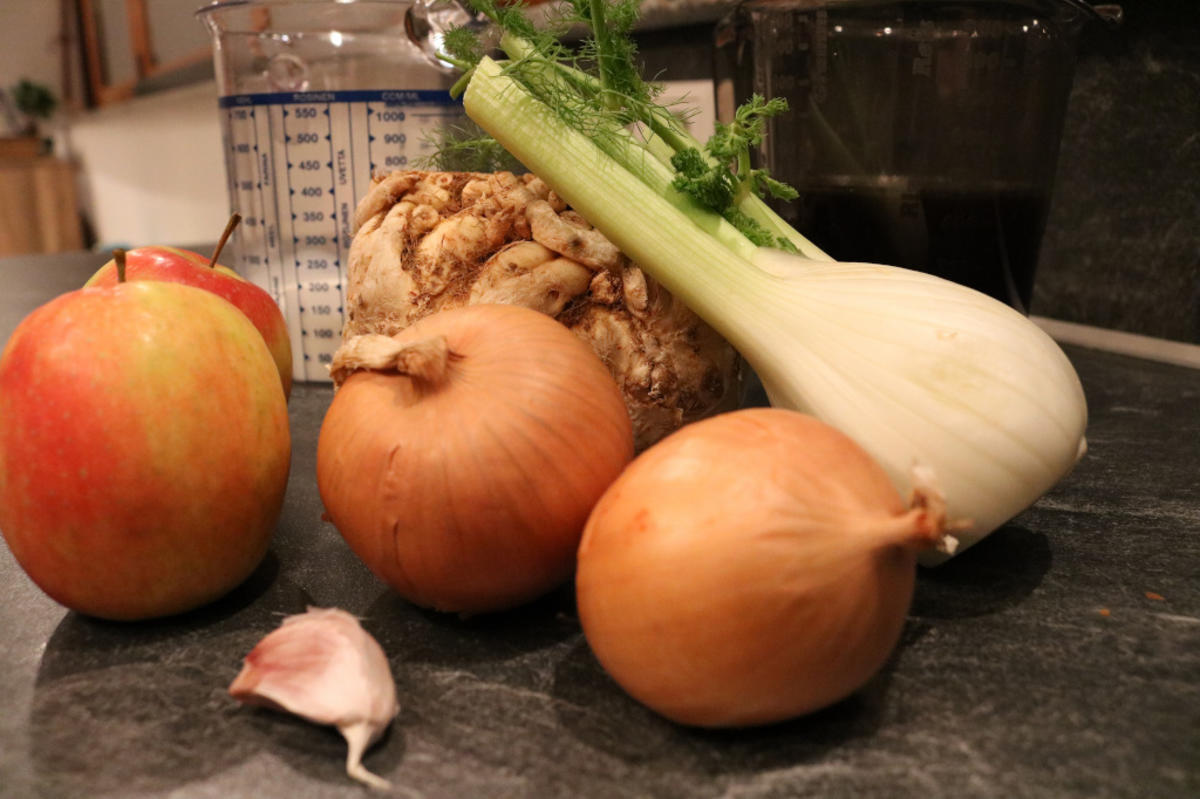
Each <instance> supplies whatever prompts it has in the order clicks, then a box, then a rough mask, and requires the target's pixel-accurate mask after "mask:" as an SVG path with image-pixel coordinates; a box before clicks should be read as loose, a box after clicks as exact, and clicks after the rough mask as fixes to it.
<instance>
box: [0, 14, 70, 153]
mask: <svg viewBox="0 0 1200 799" xmlns="http://www.w3.org/2000/svg"><path fill="white" fill-rule="evenodd" d="M62 52H63V49H62V43H61V42H60V40H59V4H58V3H57V2H48V1H47V0H0V87H3V88H4V89H6V90H7V89H11V88H12V87H13V86H14V85H16V84H17V82H19V81H20V80H21V79H22V78H28V79H29V80H31V81H33V82H34V83H40V84H42V85H44V86H46V87H48V88H49V89H50V90H51V91H53V92H54V94H55V96H56V97H62ZM5 132H7V131H6V130H5V128H4V125H3V122H0V133H5Z"/></svg>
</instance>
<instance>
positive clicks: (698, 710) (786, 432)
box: [576, 409, 916, 727]
mask: <svg viewBox="0 0 1200 799" xmlns="http://www.w3.org/2000/svg"><path fill="white" fill-rule="evenodd" d="M813 496H819V497H820V498H821V500H820V502H818V503H815V504H814V503H813V502H812V501H810V500H809V499H806V498H810V497H813ZM904 513H905V507H904V503H903V502H902V501H901V499H900V496H899V495H898V494H897V492H896V489H895V488H894V487H893V486H892V483H891V482H890V481H889V480H888V477H887V475H886V474H885V473H884V471H883V469H882V468H881V467H880V466H879V465H878V464H876V463H875V462H874V461H873V460H871V459H870V457H869V456H868V455H867V454H866V453H865V452H864V451H863V450H862V449H860V448H859V447H857V445H855V444H854V443H853V442H852V441H850V439H848V438H847V437H846V436H844V435H842V434H841V433H839V432H837V431H836V430H834V429H833V428H831V427H829V426H828V425H825V424H823V423H821V422H818V421H817V420H815V419H813V418H811V417H808V416H805V415H802V414H799V413H795V412H792V411H784V410H774V409H750V410H743V411H736V412H733V413H729V414H724V415H722V416H717V417H713V418H710V419H707V420H704V421H701V422H697V423H695V424H693V425H690V426H688V427H686V428H683V429H682V430H680V431H679V432H676V433H675V434H673V435H672V436H669V437H668V438H666V439H664V440H663V441H661V442H660V443H659V444H657V445H655V446H654V447H652V448H650V449H649V450H647V451H646V452H644V453H642V454H641V455H640V456H639V457H638V458H637V459H636V460H635V461H634V462H633V463H632V464H630V466H629V467H628V468H627V469H626V470H625V472H624V473H623V474H622V475H621V477H620V478H619V479H618V480H617V481H616V482H614V483H613V485H612V486H611V487H610V488H609V490H608V491H607V492H606V493H605V495H604V497H603V498H602V499H601V500H600V502H599V503H598V504H597V506H596V508H595V509H594V511H593V512H592V516H591V518H590V519H589V521H588V524H587V528H586V529H585V531H584V536H583V541H582V543H581V546H580V551H579V562H578V567H577V573H576V594H577V603H578V610H579V617H580V621H581V623H582V625H583V630H584V633H585V635H586V637H587V640H588V642H589V644H590V646H591V648H592V651H593V652H594V653H595V655H596V657H597V659H598V660H599V661H600V663H601V665H603V667H604V668H605V670H606V671H607V672H608V673H609V674H610V675H611V676H612V677H613V678H614V679H615V680H616V681H617V683H618V684H620V685H621V686H622V687H623V688H624V689H625V690H626V691H627V692H628V693H629V694H631V695H632V696H633V697H634V698H635V699H637V700H638V701H640V702H642V703H643V704H645V705H647V706H648V707H650V708H651V709H653V710H654V711H656V712H658V713H660V714H661V715H663V716H665V717H667V718H669V719H672V720H674V721H677V722H680V723H682V724H688V725H697V726H704V727H737V726H746V725H756V724H764V723H770V722H776V721H781V720H784V719H789V718H792V717H795V716H800V715H803V714H806V713H809V712H812V711H815V710H818V709H820V708H822V707H825V706H827V705H830V704H832V703H834V702H836V701H838V700H840V699H842V698H844V697H846V696H848V695H849V694H851V693H852V692H854V691H855V690H857V689H858V688H860V687H861V686H862V685H863V684H864V683H866V682H867V681H868V680H869V679H870V678H871V676H872V675H874V674H875V673H876V672H877V671H878V670H879V669H880V668H881V667H882V666H883V664H884V663H885V662H886V660H887V658H888V656H889V655H890V653H891V652H892V650H893V648H894V647H895V645H896V642H897V641H898V639H899V636H900V632H901V628H902V626H903V624H904V618H905V615H906V613H907V610H908V607H909V605H910V602H911V599H912V593H913V584H914V580H915V572H916V558H915V552H914V548H913V547H909V546H905V545H903V544H902V543H893V542H892V539H895V538H896V534H895V531H894V530H893V531H891V532H888V533H881V532H880V531H879V530H878V529H877V528H878V526H879V525H878V522H879V521H880V520H881V519H882V520H884V523H885V524H887V521H886V518H887V517H896V516H901V515H903V514H904ZM892 526H894V523H893V525H892Z"/></svg>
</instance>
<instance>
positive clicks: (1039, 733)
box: [0, 255, 1200, 799]
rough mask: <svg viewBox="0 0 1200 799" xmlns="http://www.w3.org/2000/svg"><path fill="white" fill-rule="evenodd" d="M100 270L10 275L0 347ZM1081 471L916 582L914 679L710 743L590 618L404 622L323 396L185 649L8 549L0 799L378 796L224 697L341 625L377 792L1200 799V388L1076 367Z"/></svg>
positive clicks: (908, 665) (303, 389)
mask: <svg viewBox="0 0 1200 799" xmlns="http://www.w3.org/2000/svg"><path fill="white" fill-rule="evenodd" d="M103 260H104V258H103V257H97V256H90V255H78V256H58V257H52V258H26V259H9V260H3V261H0V279H2V280H3V281H4V285H5V289H4V290H3V291H2V292H0V339H6V338H7V336H8V334H9V333H10V332H11V330H12V329H13V327H15V325H16V324H17V322H18V321H19V320H20V318H21V317H22V316H23V315H24V314H25V313H26V312H28V311H29V310H31V309H32V308H33V307H34V306H35V305H37V304H39V303H40V302H42V301H44V300H45V299H48V298H49V297H50V296H53V295H54V294H56V293H59V292H61V291H65V290H68V289H70V288H73V287H75V286H78V285H79V283H80V282H82V280H83V279H84V278H85V277H86V276H87V275H88V274H89V273H90V272H91V270H92V269H94V268H95V266H96V265H97V264H98V263H99V262H100V261H103ZM1067 352H1068V355H1069V356H1070V357H1071V359H1072V360H1073V361H1074V363H1075V365H1076V367H1077V368H1078V370H1079V373H1080V376H1081V377H1082V379H1083V382H1084V386H1085V388H1086V390H1087V395H1088V399H1089V403H1090V408H1091V414H1092V417H1091V419H1092V421H1091V425H1090V430H1089V441H1090V446H1091V450H1090V453H1089V454H1088V456H1087V457H1086V459H1085V460H1084V461H1083V462H1082V463H1081V464H1080V466H1079V467H1078V468H1077V469H1076V471H1075V472H1074V473H1073V474H1072V475H1071V476H1070V477H1068V478H1067V479H1066V480H1065V481H1063V483H1062V484H1061V485H1059V487H1058V488H1056V489H1055V490H1054V491H1053V492H1052V493H1050V494H1049V495H1048V496H1046V497H1044V498H1043V499H1042V500H1041V501H1039V502H1038V503H1037V504H1036V505H1035V506H1034V507H1033V508H1031V509H1030V510H1028V511H1026V512H1025V513H1023V514H1021V515H1020V516H1018V517H1017V518H1016V519H1014V520H1013V522H1012V523H1011V524H1009V525H1007V526H1006V527H1004V528H1003V529H1001V530H1000V531H998V532H996V533H995V534H994V535H992V536H991V537H990V538H989V539H987V540H985V541H984V542H982V543H981V544H979V545H978V546H976V547H975V548H974V549H972V550H970V551H968V552H967V553H965V554H964V555H962V556H961V557H959V558H957V559H955V560H953V561H952V562H950V563H949V564H947V565H945V566H942V567H940V568H938V569H936V570H930V571H922V573H921V575H920V578H919V584H918V590H917V595H916V599H915V602H914V604H913V607H912V611H911V614H910V617H909V620H908V625H907V628H906V631H905V634H904V637H903V640H902V642H901V645H900V646H899V648H898V650H897V652H896V654H895V656H894V658H893V659H892V660H891V662H890V663H889V665H888V666H887V667H886V668H885V669H884V671H883V672H882V673H881V674H879V675H878V676H877V677H876V678H875V679H874V680H873V681H872V682H871V683H870V684H869V685H868V686H867V687H866V688H865V689H864V690H863V691H861V692H860V693H859V694H857V695H855V696H854V697H852V698H850V699H848V700H846V701H844V702H842V703H840V704H838V705H837V706H835V707H833V708H830V709H828V710H825V711H823V712H820V713H817V714H815V715H813V716H810V717H807V718H803V719H799V720H796V721H792V722H788V723H783V724H779V725H775V726H771V727H766V728H760V729H752V730H742V731H725V732H712V731H707V732H706V731H697V730H692V729H686V728H683V727H679V726H676V725H674V724H671V723H668V722H666V721H663V720H661V719H660V718H658V717H656V716H654V715H653V714H651V713H650V712H648V711H647V710H645V709H643V708H642V707H640V706H639V705H637V704H635V703H634V702H633V701H632V700H630V699H629V698H627V697H626V696H625V695H624V694H623V693H622V692H621V691H620V690H619V689H618V688H617V687H616V686H615V684H614V683H612V682H611V681H610V680H609V679H608V678H607V677H606V676H605V674H604V673H603V672H602V671H601V670H600V668H599V666H598V665H597V663H596V661H595V660H594V659H593V658H592V656H591V654H590V652H589V650H588V648H587V644H586V642H585V641H584V640H583V638H582V636H581V634H580V631H579V626H578V623H577V620H576V618H575V615H574V612H573V607H572V601H571V593H570V591H569V590H568V589H564V590H562V591H559V592H557V593H555V594H553V595H551V596H549V597H547V598H545V599H544V600H542V601H539V602H537V603H534V604H533V605H531V606H528V607H526V608H523V609H520V610H517V611H514V612H510V613H506V614H501V615H495V616H485V617H477V618H474V619H470V620H465V621H464V620H460V619H458V618H454V617H448V616H442V615H438V614H434V613H430V612H426V611H422V610H418V609H415V608H414V607H412V606H410V605H408V604H407V603H405V602H404V601H403V600H401V599H400V598H398V597H397V596H396V595H395V594H393V593H391V592H389V591H388V590H387V589H386V588H385V587H384V586H383V585H382V584H380V583H379V582H378V581H377V580H375V579H374V578H373V577H372V576H371V575H370V574H369V573H368V572H367V570H366V569H365V568H364V567H363V566H362V565H361V564H360V563H359V562H358V561H357V560H356V559H355V558H354V556H353V555H352V554H351V553H350V552H349V550H348V549H347V547H346V546H345V545H344V544H343V542H342V540H341V538H340V537H339V535H338V533H337V532H336V530H334V528H333V527H332V526H330V525H329V524H327V523H325V522H323V521H322V520H321V504H320V500H319V498H318V496H317V492H316V488H315V480H314V460H315V449H316V438H317V433H318V430H319V427H320V423H321V419H322V416H323V414H324V411H325V408H326V407H327V404H328V402H329V400H330V397H331V391H330V389H329V388H327V387H324V386H319V385H299V386H297V387H296V390H295V392H294V395H293V397H292V401H291V419H292V431H293V445H294V456H293V462H292V474H291V483H290V486H289V493H288V496H287V501H286V505H285V509H284V513H283V517H282V519H281V521H280V523H279V528H278V532H277V535H276V538H275V541H274V544H273V546H272V549H271V552H270V554H269V556H268V557H267V560H266V561H265V562H264V564H263V565H262V567H261V568H260V569H259V570H258V571H257V572H256V573H255V575H254V576H253V577H252V578H251V579H250V580H249V581H248V583H247V584H245V585H244V586H242V587H241V588H240V589H238V590H237V591H236V592H235V593H234V594H233V595H231V596H229V597H227V598H226V599H224V600H222V601H220V602H218V603H217V604H215V605H213V606H210V607H208V608H206V609H203V610H201V611H198V612H194V613H191V614H188V615H186V616H183V617H179V618H175V619H172V620H168V621H160V622H153V623H144V624H113V623H104V622H98V621H94V620H91V619H88V618H84V617H81V616H79V615H77V614H75V613H69V612H66V611H64V610H63V609H62V608H61V607H59V606H57V605H55V604H54V603H53V602H51V601H50V600H49V599H47V598H45V597H44V596H43V595H42V594H41V593H40V592H39V591H38V589H37V588H35V587H34V586H33V585H32V583H30V582H29V580H28V579H27V578H26V577H25V575H24V574H23V573H22V572H21V571H20V569H19V568H18V567H17V565H16V564H15V562H14V561H13V559H12V557H11V555H10V554H9V552H8V550H7V549H6V548H2V547H0V680H2V682H0V687H2V695H0V796H2V797H22V798H24V797H54V798H55V799H60V798H62V797H110V796H114V797H115V796H119V797H168V796H170V797H177V798H179V799H182V798H183V797H287V799H304V797H334V796H347V797H349V796H361V795H365V794H366V793H367V792H366V790H365V789H363V788H361V787H359V786H358V785H357V784H356V783H353V782H351V781H349V780H348V779H347V778H346V777H345V775H344V773H343V771H342V761H343V756H344V746H343V743H342V741H341V739H340V738H339V737H338V735H337V733H336V732H334V731H332V730H330V729H328V728H322V727H316V726H311V725H309V724H306V723H304V722H301V721H298V720H296V719H293V718H291V717H289V716H285V715H282V714H276V713H271V712H269V711H263V710H253V709H249V708H243V707H241V706H239V705H237V704H236V703H234V702H233V701H232V700H230V699H229V698H228V697H227V695H226V694H225V688H226V686H227V685H228V684H229V682H230V680H231V679H232V678H233V676H234V674H235V673H236V672H237V670H238V668H239V665H240V661H241V658H242V657H243V656H244V655H245V654H246V652H247V651H249V649H250V648H251V647H252V646H253V645H254V644H255V642H256V641H257V640H258V639H259V638H260V637H261V636H263V635H264V634H266V633H267V632H269V631H270V630H272V629H274V628H275V627H276V626H277V624H278V622H279V620H280V618H281V617H282V616H283V615H284V614H288V613H296V612H300V611H302V610H303V609H304V608H305V606H307V605H337V606H340V607H343V608H345V609H347V610H349V611H350V612H352V613H355V614H358V615H360V616H361V617H362V618H363V619H364V625H365V626H366V627H367V629H368V630H370V631H371V632H372V633H373V634H374V635H375V636H376V637H377V638H378V639H379V641H380V643H381V644H382V645H383V646H384V648H385V649H386V651H387V652H388V654H389V656H390V658H391V664H392V668H393V671H394V673H395V677H396V682H397V687H398V690H399V696H400V700H401V704H402V710H401V713H400V716H399V717H398V718H397V719H396V721H395V723H394V724H393V726H392V727H391V729H390V731H389V733H388V734H387V735H386V737H385V738H384V739H383V741H382V742H381V743H380V744H379V745H378V746H377V747H376V748H375V749H373V750H372V751H371V752H370V753H369V755H368V757H367V761H366V762H367V765H368V766H369V767H370V768H371V769H373V770H374V771H376V772H378V773H381V774H383V775H384V776H386V777H388V778H390V779H391V780H393V782H394V784H395V788H394V791H393V793H394V795H396V796H402V797H429V799H440V798H443V797H444V798H447V799H449V798H450V797H453V798H454V799H463V798H466V797H488V798H489V799H497V798H499V797H688V799H693V798H694V799H701V798H702V797H730V798H732V797H738V799H743V798H748V797H760V798H762V799H767V798H768V797H772V798H779V799H782V798H783V797H864V798H869V797H879V798H880V799H883V798H885V797H886V798H887V799H894V798H897V797H899V798H903V797H927V798H936V797H955V799H961V798H963V797H997V799H1000V798H1003V799H1012V798H1013V797H1087V798H1088V799H1101V798H1102V797H1154V798H1155V799H1171V798H1173V797H1181V798H1182V797H1194V796H1198V795H1200V536H1198V533H1200V479H1198V478H1200V371H1197V370H1192V369H1188V368H1185V367H1182V366H1173V365H1168V364H1164V363H1157V362H1153V361H1146V360H1139V359H1135V358H1130V357H1127V356H1122V355H1116V354H1113V353H1108V352H1103V351H1098V350H1090V349H1084V348H1081V347H1075V346H1071V347H1068V349H1067Z"/></svg>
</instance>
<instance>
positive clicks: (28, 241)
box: [0, 156, 83, 256]
mask: <svg viewBox="0 0 1200 799" xmlns="http://www.w3.org/2000/svg"><path fill="white" fill-rule="evenodd" d="M82 247H83V223H82V219H81V217H80V213H79V195H78V189H77V187H76V167H75V165H74V164H73V163H71V162H70V161H65V160H62V159H59V158H53V157H49V156H44V157H38V156H35V157H25V158H20V157H13V158H0V256H3V255H18V254H23V253H55V252H64V251H68V250H79V249H81V248H82Z"/></svg>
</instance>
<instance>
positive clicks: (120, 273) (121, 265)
mask: <svg viewBox="0 0 1200 799" xmlns="http://www.w3.org/2000/svg"><path fill="white" fill-rule="evenodd" d="M113 260H114V261H116V263H117V282H118V283H124V282H125V251H124V250H121V249H116V250H113Z"/></svg>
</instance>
